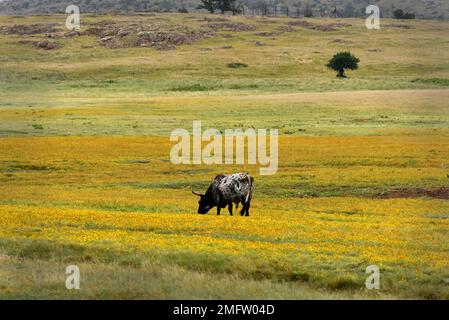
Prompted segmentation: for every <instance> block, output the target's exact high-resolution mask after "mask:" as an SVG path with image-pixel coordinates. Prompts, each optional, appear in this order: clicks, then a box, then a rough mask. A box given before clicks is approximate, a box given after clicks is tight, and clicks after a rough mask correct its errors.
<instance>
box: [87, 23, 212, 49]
mask: <svg viewBox="0 0 449 320" xmlns="http://www.w3.org/2000/svg"><path fill="white" fill-rule="evenodd" d="M83 35H90V36H96V37H97V39H98V41H99V42H100V44H101V45H103V46H105V47H107V48H128V47H152V48H155V49H157V50H172V49H175V48H176V47H177V46H180V45H185V44H193V43H195V42H197V41H200V40H202V39H206V38H210V37H213V36H216V33H214V32H212V31H211V30H209V29H204V28H199V29H188V28H186V27H183V26H167V25H161V24H158V23H155V24H142V23H130V24H126V25H124V24H117V23H114V22H112V21H100V22H98V23H95V24H92V25H91V26H90V27H89V28H87V29H86V31H84V32H83Z"/></svg>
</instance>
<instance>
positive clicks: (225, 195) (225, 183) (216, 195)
mask: <svg viewBox="0 0 449 320" xmlns="http://www.w3.org/2000/svg"><path fill="white" fill-rule="evenodd" d="M253 188H254V179H253V177H251V176H250V175H249V174H248V173H246V172H244V173H235V174H230V175H224V174H220V175H218V176H216V177H215V178H214V180H213V181H212V183H211V184H210V186H209V188H208V189H207V191H206V193H205V194H201V193H198V192H195V191H193V190H192V193H193V194H195V195H197V196H199V197H200V200H199V202H198V204H199V207H198V213H199V214H206V213H207V212H209V210H210V209H212V208H213V207H217V215H220V210H221V209H222V208H225V207H226V206H227V207H228V210H229V214H230V215H231V216H232V207H233V204H234V203H235V204H236V208H238V206H239V203H242V206H243V207H242V210H241V211H240V215H241V216H243V215H244V216H249V208H250V206H251V198H252V195H253Z"/></svg>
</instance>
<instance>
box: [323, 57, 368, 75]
mask: <svg viewBox="0 0 449 320" xmlns="http://www.w3.org/2000/svg"><path fill="white" fill-rule="evenodd" d="M359 62H360V60H359V59H358V58H356V57H355V56H354V55H352V54H351V53H350V52H339V53H337V54H336V55H334V56H333V57H332V59H330V60H329V63H328V64H327V65H326V67H328V68H330V69H332V70H335V71H337V72H338V74H337V77H338V78H346V75H345V69H349V70H356V69H357V68H358V67H359V65H358V63H359Z"/></svg>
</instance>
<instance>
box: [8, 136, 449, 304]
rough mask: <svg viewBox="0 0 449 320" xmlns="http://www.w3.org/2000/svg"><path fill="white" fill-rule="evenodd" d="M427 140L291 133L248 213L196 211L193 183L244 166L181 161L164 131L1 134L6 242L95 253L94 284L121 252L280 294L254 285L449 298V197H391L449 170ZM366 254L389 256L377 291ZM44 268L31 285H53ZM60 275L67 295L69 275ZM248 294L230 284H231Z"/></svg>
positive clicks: (21, 255)
mask: <svg viewBox="0 0 449 320" xmlns="http://www.w3.org/2000/svg"><path fill="white" fill-rule="evenodd" d="M428 139H429V137H427V138H423V137H420V138H416V137H415V138H411V137H400V138H399V137H395V138H391V137H322V138H320V137H310V138H307V137H281V140H280V143H281V148H280V150H281V151H280V159H279V163H280V168H279V173H278V175H274V176H258V175H257V172H258V170H256V168H254V167H251V166H248V167H247V168H245V169H247V170H248V171H249V172H254V175H255V176H256V191H255V197H254V201H253V208H252V214H251V216H250V217H249V218H243V217H240V216H234V217H230V216H228V215H227V214H223V215H222V216H216V215H214V213H211V214H209V215H205V216H203V215H197V214H196V209H197V208H196V201H197V199H196V198H195V197H194V196H193V195H192V194H191V193H190V190H191V189H192V188H193V189H199V190H203V189H205V188H206V187H207V184H208V183H209V181H210V180H211V178H212V177H213V175H214V174H215V173H218V172H221V171H226V172H232V171H234V170H236V168H234V167H233V166H230V167H228V168H223V167H220V168H214V167H212V168H207V169H205V168H204V167H198V168H195V167H193V166H185V167H182V166H181V167H179V166H174V165H173V164H171V163H170V162H168V161H167V160H166V159H167V152H168V151H167V150H170V141H169V140H168V139H167V138H164V137H34V138H19V137H14V138H2V139H0V148H1V149H2V150H8V152H5V153H2V154H1V155H0V162H1V163H2V176H1V182H2V183H1V185H0V194H1V204H0V239H1V242H0V245H1V248H2V251H3V252H4V253H5V254H7V255H8V256H13V257H17V258H18V259H25V260H27V259H31V260H33V259H36V260H37V261H56V262H54V263H58V266H59V264H60V266H59V268H60V270H63V265H64V264H65V265H68V264H76V265H77V264H86V263H87V265H88V266H86V267H85V269H87V270H90V273H92V275H90V277H91V278H92V279H91V280H89V279H88V278H86V279H85V281H86V282H87V283H89V281H94V280H93V279H96V278H98V275H96V273H95V271H94V270H93V269H92V268H94V267H93V266H95V265H96V264H98V268H99V270H101V271H98V272H99V273H102V272H104V270H103V269H102V267H100V266H101V265H102V264H112V265H114V264H116V265H118V267H120V268H130V269H132V270H134V271H132V272H137V271H136V270H140V269H143V271H142V272H143V273H144V274H145V272H146V271H145V270H147V268H148V266H147V265H146V264H147V263H148V262H151V263H156V265H157V266H158V267H157V268H158V269H159V268H166V267H167V268H173V267H177V268H182V270H186V271H187V272H196V273H205V274H208V275H211V274H212V275H214V274H215V275H217V277H223V275H229V276H228V277H225V278H224V279H223V280H221V281H220V282H219V283H222V282H226V283H228V282H233V281H240V280H236V279H234V278H233V277H236V278H241V279H242V281H255V283H258V285H260V283H259V281H262V280H263V281H267V279H268V280H269V281H274V283H276V285H278V286H281V288H279V289H277V290H275V291H274V292H273V293H272V295H270V294H268V293H265V294H262V293H261V292H264V291H263V290H267V289H266V288H264V289H262V288H256V289H254V288H253V289H251V290H254V295H255V296H258V294H259V295H260V296H261V297H278V298H288V297H290V298H291V297H308V296H307V295H299V296H297V295H294V294H293V293H292V292H298V291H295V290H294V289H291V290H292V292H291V291H287V290H286V289H285V288H284V287H283V286H287V285H288V286H291V285H297V286H300V287H301V286H302V287H301V288H303V286H310V288H311V289H310V290H311V291H309V294H310V292H315V291H313V290H324V292H325V293H326V294H330V295H331V294H332V293H334V292H337V293H338V292H340V294H351V295H352V296H353V297H356V296H357V295H361V297H383V298H385V297H387V298H388V297H390V296H391V297H421V298H422V297H425V298H448V296H447V284H446V283H445V279H447V277H448V276H449V270H448V268H447V266H448V261H449V247H448V242H447V236H448V230H449V224H448V212H449V202H448V201H447V200H444V199H435V198H415V199H411V198H390V199H385V198H382V197H381V195H382V192H386V191H387V190H389V184H392V185H393V184H394V185H401V186H404V187H405V186H409V187H423V186H428V185H429V184H431V185H432V186H444V185H445V183H447V182H446V181H447V180H446V179H447V177H446V172H447V167H446V164H447V159H449V143H448V141H447V140H445V139H438V138H436V137H432V143H428V142H429V140H428ZM342 146H344V148H342ZM379 150H382V153H379V152H378V151H379ZM369 265H377V266H379V268H380V269H381V272H382V273H381V275H382V290H380V292H374V293H373V292H369V290H367V289H364V282H365V279H366V277H367V275H366V274H365V269H366V267H367V266H369ZM122 272H123V271H122ZM54 273H55V274H56V275H57V274H58V272H56V271H54ZM61 276H62V275H59V277H61ZM56 278H58V277H56ZM38 279H39V278H37V280H36V279H35V280H34V281H32V283H33V286H34V290H35V291H34V294H36V292H40V291H39V290H42V289H41V287H40V284H39V280H38ZM110 281H112V282H113V283H114V281H117V280H114V279H112V280H110ZM128 281H131V280H128ZM3 282H4V283H3V285H2V286H3V289H5V291H4V292H6V293H7V292H10V295H11V296H15V295H16V296H17V294H18V293H17V292H15V291H14V290H17V288H16V289H14V286H11V284H9V285H8V284H7V283H5V281H3ZM270 283H271V282H270ZM49 286H50V287H52V286H54V287H55V288H54V290H55V291H56V292H58V290H59V291H62V292H63V293H59V296H64V295H65V294H67V293H64V291H63V286H62V284H61V283H58V282H54V283H52V285H49ZM150 286H151V285H150ZM173 286H176V285H175V284H174V285H173ZM59 287H60V289H58V288H59ZM251 288H252V287H251ZM160 290H162V289H160ZM251 290H249V291H251ZM273 290H274V289H273ZM114 292H115V291H114V290H112V291H111V292H110V293H109V295H108V294H106V295H105V296H106V297H111V296H112V297H114V295H113V293H114ZM163 292H164V291H163ZM325 293H320V294H319V295H318V297H323V296H326V294H325ZM89 294H93V293H92V292H90V293H89ZM244 294H245V293H240V295H239V294H237V293H235V294H233V291H232V289H230V291H228V292H226V293H223V294H222V295H221V297H241V296H244ZM246 294H250V293H248V292H246ZM5 296H6V297H7V296H8V294H5ZM31 296H33V294H31ZM98 296H99V297H101V296H102V295H101V294H99V295H98ZM98 296H95V295H93V297H98ZM127 296H128V297H129V293H128V294H127V293H121V294H120V295H119V297H122V298H123V297H127ZM138 296H140V297H152V296H153V297H159V298H160V297H167V296H169V297H170V295H168V294H167V293H166V292H165V293H159V294H158V295H155V296H154V294H153V295H151V294H148V293H141V294H140V295H138ZM206 296H207V297H214V295H213V294H210V295H206ZM81 297H82V293H81ZM85 297H86V296H85ZM87 297H92V296H89V295H87ZM131 297H132V295H131ZM175 297H176V296H175ZM178 297H181V298H182V297H183V296H178ZM199 297H204V296H201V295H200V296H199ZM330 297H332V296H330ZM337 297H339V296H337ZM340 297H343V296H340Z"/></svg>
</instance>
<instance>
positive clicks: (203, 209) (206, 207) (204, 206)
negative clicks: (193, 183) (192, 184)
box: [192, 190, 213, 214]
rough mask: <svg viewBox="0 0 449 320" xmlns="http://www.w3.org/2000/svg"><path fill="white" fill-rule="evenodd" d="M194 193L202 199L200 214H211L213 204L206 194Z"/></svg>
mask: <svg viewBox="0 0 449 320" xmlns="http://www.w3.org/2000/svg"><path fill="white" fill-rule="evenodd" d="M192 193H193V194H194V195H197V196H198V197H200V200H199V201H198V213H199V214H206V213H208V212H209V210H210V209H212V207H213V204H211V203H210V201H209V199H208V197H207V196H206V195H204V194H201V193H199V192H196V191H193V190H192Z"/></svg>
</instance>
